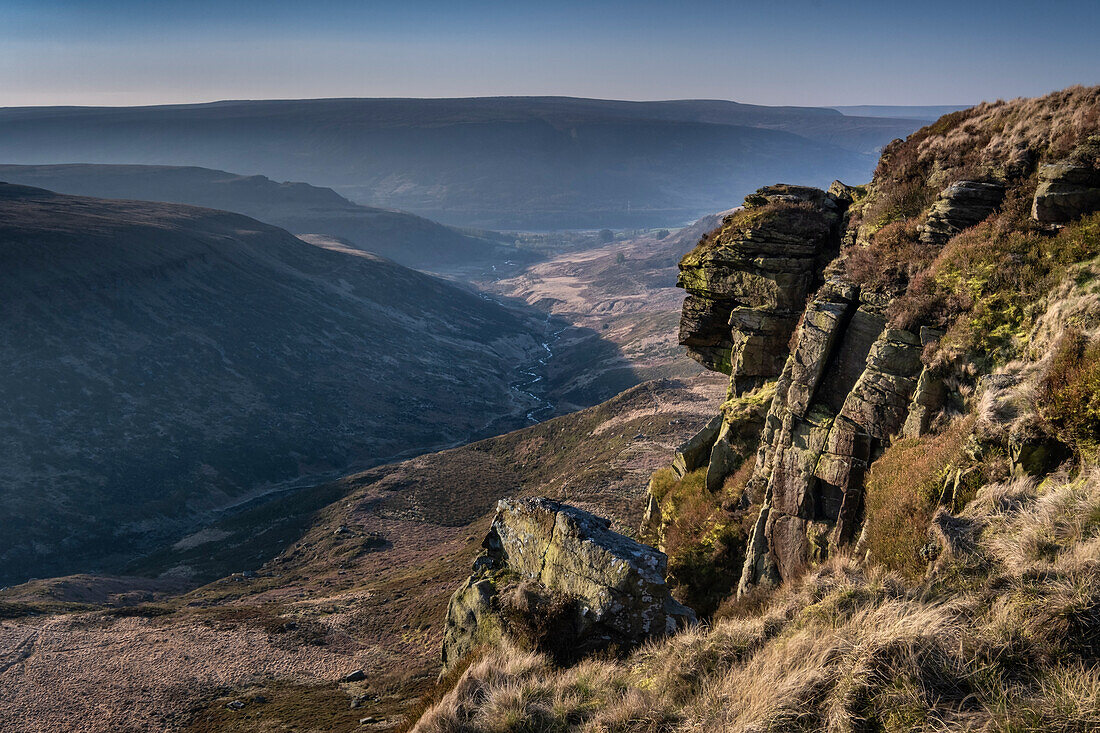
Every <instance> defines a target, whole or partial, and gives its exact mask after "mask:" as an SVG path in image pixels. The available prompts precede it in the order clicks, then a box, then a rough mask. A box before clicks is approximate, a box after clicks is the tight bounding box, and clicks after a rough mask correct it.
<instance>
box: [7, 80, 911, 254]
mask: <svg viewBox="0 0 1100 733" xmlns="http://www.w3.org/2000/svg"><path fill="white" fill-rule="evenodd" d="M919 124H920V123H919V122H916V121H911V120H896V119H886V118H872V117H852V116H846V115H842V114H841V113H839V112H837V111H836V110H827V109H817V108H798V107H760V106H754V105H741V104H736V103H733V102H722V101H690V100H688V101H670V102H614V101H603V100H587V99H570V98H554V97H547V98H542V97H536V98H525V97H509V98H484V99H441V100H433V99H424V100H418V99H329V100H299V101H292V100H289V101H255V102H250V101H239V102H217V103H213V104H205V105H175V106H163V107H139V108H75V107H66V108H61V107H56V108H46V107H43V108H8V109H2V110H0V161H3V162H5V163H19V164H44V163H131V164H155V165H191V166H193V165H198V166H206V167H210V168H218V169H230V170H235V171H241V172H244V173H247V174H250V175H252V174H262V175H265V176H269V177H272V178H275V179H280V180H282V179H290V180H306V181H310V182H313V183H315V184H319V185H323V186H330V187H333V188H335V189H336V190H337V191H338V192H339V193H341V194H343V195H345V196H347V197H348V198H350V199H352V200H353V201H356V202H358V203H363V204H369V205H372V206H382V207H394V208H399V209H404V210H407V211H413V212H416V213H417V214H420V215H422V216H427V217H430V218H432V219H436V220H439V221H443V222H446V223H449V224H456V225H463V226H479V227H486V228H494V229H501V228H507V229H517V228H522V229H553V228H584V227H605V226H610V227H619V226H670V225H672V226H678V225H680V224H682V223H683V222H686V221H692V220H694V219H696V218H698V217H699V216H702V215H705V214H708V213H710V212H713V211H718V210H722V209H725V208H727V207H728V205H729V202H730V201H731V200H732V201H735V200H737V199H738V198H740V197H741V196H744V195H745V194H746V193H748V192H749V191H751V190H752V189H754V188H755V187H756V186H757V185H758V183H757V182H758V181H759V180H760V179H761V178H764V179H766V180H771V179H783V180H790V181H793V182H799V183H808V184H817V185H823V184H825V183H827V181H828V180H829V178H830V177H837V176H839V177H841V178H851V179H856V180H858V179H862V178H865V177H866V176H867V175H868V174H869V173H870V171H871V169H872V168H873V165H874V158H875V152H876V151H877V149H878V148H880V147H881V146H882V145H885V144H886V143H887V142H889V141H890V140H892V139H894V138H896V137H899V136H902V135H905V134H907V133H908V132H911V131H912V130H914V129H915V128H916V127H918V126H919ZM274 151H277V152H274ZM322 233H330V234H331V233H335V234H339V233H338V232H327V231H326V232H322ZM341 236H342V235H341ZM349 238H351V239H354V238H353V237H349Z"/></svg>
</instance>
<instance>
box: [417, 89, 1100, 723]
mask: <svg viewBox="0 0 1100 733" xmlns="http://www.w3.org/2000/svg"><path fill="white" fill-rule="evenodd" d="M680 269H681V277H680V284H681V286H682V287H683V288H685V290H687V292H688V297H687V298H686V299H685V303H684V308H683V314H682V320H681V329H680V338H681V342H682V343H683V344H684V345H685V346H686V347H687V348H688V350H689V352H690V353H691V354H692V356H694V357H695V358H696V359H697V360H699V361H700V362H701V363H703V364H704V365H706V366H708V367H709V368H710V369H712V370H714V371H716V372H720V373H723V374H726V375H728V376H729V380H730V381H729V393H728V399H727V400H726V401H725V402H724V403H723V404H722V405H721V407H720V408H719V410H718V413H717V415H715V417H714V419H713V420H712V421H711V422H710V423H708V424H707V425H706V426H705V427H704V428H703V429H702V430H700V431H699V432H698V433H697V434H696V435H695V436H694V437H693V438H692V439H691V440H690V441H687V442H686V443H684V444H683V445H681V446H680V447H679V448H678V449H677V451H676V452H675V453H674V455H673V456H671V457H670V458H671V461H670V464H671V465H668V466H666V467H665V468H663V469H661V470H660V471H657V472H655V473H654V474H653V476H652V478H651V480H650V484H649V491H648V510H647V514H646V517H645V519H644V520H643V523H642V525H641V534H642V536H643V537H646V538H647V539H648V540H649V541H651V542H652V543H654V544H656V545H657V546H658V547H660V548H661V549H663V550H664V551H666V552H667V553H668V582H669V584H670V585H672V586H673V587H674V588H675V590H676V593H677V594H678V595H679V597H680V599H681V600H684V601H686V602H687V603H688V604H689V605H692V606H693V607H694V608H695V609H696V610H697V611H698V612H699V613H700V614H701V615H703V616H704V617H706V618H709V621H710V623H709V624H707V625H700V626H698V627H696V628H693V629H688V630H686V631H683V632H680V633H677V634H675V635H673V636H672V637H671V638H669V639H666V640H663V641H659V642H656V643H650V644H648V645H644V646H642V647H641V648H639V649H638V650H637V651H634V652H633V653H629V654H619V655H617V658H614V657H615V655H605V656H604V657H597V658H593V659H588V660H586V661H582V662H580V663H578V664H576V665H573V666H562V665H559V664H556V663H555V662H554V661H553V656H552V652H553V649H552V648H551V647H549V646H547V645H545V644H546V642H545V641H544V639H545V637H539V636H532V635H524V634H522V633H511V632H509V631H508V629H509V628H514V629H518V630H522V629H523V627H522V625H518V624H517V625H515V626H513V627H508V626H502V627H501V628H502V629H503V630H501V631H498V632H497V636H496V637H493V636H490V637H489V638H502V641H500V642H498V643H495V644H494V643H490V644H487V645H485V646H484V647H482V648H481V649H475V650H474V651H473V652H472V653H471V654H470V655H469V656H468V657H467V658H466V659H465V660H464V662H463V663H462V664H461V665H458V666H457V668H456V672H455V673H454V674H453V675H449V676H447V677H446V678H445V679H444V681H443V683H442V684H441V685H440V687H439V688H438V689H437V691H436V693H435V695H434V697H433V698H432V699H433V701H434V705H433V706H431V707H430V708H429V709H428V710H427V712H426V713H425V714H424V715H423V716H422V717H421V718H420V719H419V721H418V723H417V724H416V726H415V727H414V730H415V731H418V732H423V733H436V732H439V733H442V732H443V731H459V730H461V731H491V730H505V729H506V730H563V731H566V730H592V731H607V730H624V729H630V730H645V731H668V730H677V731H700V730H730V731H764V730H783V731H788V730H793V731H820V730H827V731H856V730H860V731H862V730H868V731H934V730H983V731H1023V730H1027V731H1032V730H1036V731H1038V730H1041V731H1087V730H1096V729H1097V727H1100V678H1098V676H1097V669H1098V666H1097V665H1098V663H1100V656H1098V654H1100V647H1098V645H1097V639H1098V638H1100V614H1098V613H1097V609H1098V608H1100V585H1098V583H1097V578H1098V577H1100V576H1098V574H1097V570H1098V568H1100V522H1098V517H1100V481H1098V478H1097V477H1098V474H1097V471H1098V468H1097V456H1098V452H1097V451H1098V446H1100V373H1098V370H1097V364H1098V362H1097V357H1098V355H1100V297H1098V296H1100V286H1098V283H1100V278H1098V274H1100V88H1098V87H1093V88H1082V87H1074V88H1071V89H1067V90H1064V91H1062V92H1056V93H1054V94H1051V95H1048V96H1046V97H1042V98H1037V99H1019V100H1013V101H1010V102H1004V101H1000V102H996V103H988V104H982V105H978V106H977V107H974V108H971V109H967V110H963V111H959V112H955V113H951V114H948V115H946V116H945V117H943V118H941V119H939V120H937V121H936V122H935V123H934V124H932V125H929V126H927V127H925V128H922V129H921V130H919V131H917V132H916V133H914V134H913V135H911V136H910V137H909V138H908V139H906V140H905V141H898V142H896V143H893V144H891V145H890V146H888V147H887V148H886V150H885V151H884V153H883V155H882V158H881V160H880V162H879V165H878V167H877V169H876V171H875V175H874V177H873V179H872V181H871V182H870V183H869V184H868V185H867V186H859V187H851V186H845V185H844V184H842V183H840V182H835V183H834V184H833V185H832V186H830V187H829V190H828V191H823V190H818V189H811V188H806V187H799V186H792V185H772V186H766V187H764V188H761V189H759V190H758V191H757V192H756V193H754V194H751V195H750V196H748V197H747V198H746V200H745V207H744V208H743V209H741V210H739V211H735V212H733V213H731V214H730V215H728V216H726V217H725V218H724V219H723V220H722V222H721V224H720V225H719V226H718V227H717V228H716V229H715V230H714V231H713V232H711V233H710V234H708V235H707V236H705V237H704V238H703V239H702V240H701V241H700V242H699V244H698V245H697V246H696V247H695V248H694V249H693V250H692V251H690V252H688V253H687V254H686V255H685V256H684V257H683V259H682V260H681V263H680ZM476 571H477V566H476V565H475V573H476ZM472 577H482V576H472ZM540 577H543V576H540ZM525 580H526V582H527V583H528V587H530V586H531V585H534V586H538V583H539V582H541V581H539V580H537V579H536V580H531V579H530V578H525ZM464 587H465V586H464ZM527 592H528V593H531V592H541V593H547V594H550V596H551V597H552V598H557V599H559V600H557V601H556V603H557V604H558V605H557V606H556V607H562V608H568V605H567V600H568V598H569V592H570V591H569V590H568V588H565V587H559V588H554V587H550V586H546V585H543V586H541V588H540V590H538V591H530V590H528V591H527ZM555 594H557V595H555ZM457 597H458V596H457V595H456V598H457ZM501 603H502V604H503V603H504V601H501ZM453 608H454V606H453V605H452V610H453ZM501 608H504V609H505V611H507V609H508V607H507V606H504V605H502V606H501ZM448 618H450V616H449V617H448ZM486 633H489V632H488V631H486ZM612 651H614V650H612ZM607 656H612V657H613V658H610V659H609V658H606V657H607Z"/></svg>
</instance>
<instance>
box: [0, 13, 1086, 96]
mask: <svg viewBox="0 0 1100 733" xmlns="http://www.w3.org/2000/svg"><path fill="white" fill-rule="evenodd" d="M921 11H922V12H921V13H920V14H919V15H914V14H913V13H912V12H911V11H907V10H906V9H904V8H898V7H891V6H889V5H888V4H881V3H868V2H855V3H849V4H846V5H845V6H843V7H837V6H835V5H833V4H827V3H824V2H821V1H815V0H800V1H798V2H791V3H787V4H784V5H783V6H781V7H775V6H771V7H760V6H759V5H757V4H747V3H719V2H716V1H715V0H702V1H700V2H690V3H681V4H677V5H675V6H671V5H668V4H663V3H658V2H656V0H645V1H642V2H633V3H624V2H607V1H598V2H591V3H580V2H574V1H573V0H569V1H567V2H560V3H556V4H554V5H552V6H548V5H546V4H534V3H526V2H517V3H509V4H507V5H503V4H500V3H493V2H484V1H481V2H473V3H462V4H460V5H459V4H453V3H443V2H438V1H437V0H418V1H415V2H404V3H400V4H397V3H370V4H366V3H355V2H350V0H321V1H319V2H315V3H311V4H309V5H308V6H303V5H301V4H295V3H291V2H286V1H285V0H276V1H275V2H264V3H261V2H258V1H257V0H243V1H240V2H232V3H226V2H220V3H215V2H212V0H196V2H191V3H187V4H180V3H169V2H165V1H163V0H153V1H152V2H137V1H136V0H99V1H96V0H34V1H33V2H32V1H30V0H9V2H6V3H4V4H3V6H2V7H0V106H2V107H16V106H70V105H72V106H85V105H89V106H133V105H141V106H144V105H160V104H193V103H209V102H215V101H227V100H249V99H251V100H257V99H327V98H394V97H398V98H455V97H459V98H466V97H497V96H571V97H585V98H595V99H616V100H627V101H649V100H666V99H722V100H731V101H737V102H742V103H748V104H763V105H792V106H817V107H833V106H856V105H919V106H926V105H945V104H960V103H976V102H978V101H981V100H990V99H997V98H1004V99H1007V98H1014V97H1019V96H1031V95H1038V94H1043V93H1046V92H1049V91H1052V90H1054V89H1060V88H1064V87H1067V86H1071V85H1073V84H1090V83H1096V82H1097V81H1100V75H1098V73H1097V72H1098V70H1100V45H1098V44H1096V43H1095V42H1094V38H1093V36H1094V34H1095V29H1096V28H1097V27H1098V26H1100V7H1098V6H1097V5H1096V4H1095V3H1086V2H1078V1H1076V0H1075V1H1073V2H1063V3H1057V4H1047V5H1044V6H1038V5H1036V4H1034V3H1024V2H1007V3H995V2H987V1H985V0H983V1H981V2H975V3H967V4H959V3H947V2H940V1H936V2H930V3H926V4H924V5H923V6H922V8H921ZM945 18H948V19H950V23H945V22H944V19H945ZM700 28H703V29H706V30H705V31H703V32H700V30H699V29H700ZM1022 48H1026V49H1028V53H1026V54H1025V53H1020V50H1021V49H1022ZM902 81H903V83H899V82H902Z"/></svg>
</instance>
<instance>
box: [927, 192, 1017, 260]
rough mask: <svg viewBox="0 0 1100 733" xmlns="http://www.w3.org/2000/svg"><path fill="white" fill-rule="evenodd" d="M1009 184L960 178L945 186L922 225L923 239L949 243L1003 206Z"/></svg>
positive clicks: (928, 242) (936, 242) (930, 241)
mask: <svg viewBox="0 0 1100 733" xmlns="http://www.w3.org/2000/svg"><path fill="white" fill-rule="evenodd" d="M1004 197H1005V187H1004V185H1002V184H1000V183H987V182H983V181H957V182H955V183H953V184H951V185H950V186H948V187H947V188H945V189H944V190H943V191H942V192H941V193H940V195H939V198H937V199H936V202H935V203H934V204H932V209H931V210H930V211H929V212H928V218H927V219H926V220H925V222H924V225H923V227H922V228H921V234H920V241H922V242H924V243H925V244H938V245H943V244H947V240H949V239H951V238H952V237H953V236H955V235H956V234H958V233H959V232H961V231H962V230H964V229H968V228H970V227H972V226H974V225H975V224H977V223H979V222H981V221H984V220H985V219H986V217H988V216H989V215H990V214H992V213H993V212H994V211H996V210H997V208H998V207H999V206H1000V205H1001V202H1002V201H1003V200H1004Z"/></svg>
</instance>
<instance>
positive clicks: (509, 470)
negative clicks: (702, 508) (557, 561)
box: [0, 375, 724, 733]
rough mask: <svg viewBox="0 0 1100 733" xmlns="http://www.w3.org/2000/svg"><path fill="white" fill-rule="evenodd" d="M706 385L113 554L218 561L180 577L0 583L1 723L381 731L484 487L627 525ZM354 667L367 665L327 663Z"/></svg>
mask: <svg viewBox="0 0 1100 733" xmlns="http://www.w3.org/2000/svg"><path fill="white" fill-rule="evenodd" d="M723 390H724V385H723V384H722V383H721V380H719V379H716V378H714V377H713V375H702V376H697V377H695V378H693V379H692V380H690V381H680V380H665V381H660V382H650V383H647V384H645V385H641V386H639V387H637V388H634V389H631V390H629V391H627V392H625V393H623V394H622V395H619V396H617V397H615V398H614V399H612V400H609V401H608V402H607V403H605V404H602V405H598V406H596V407H593V408H590V409H587V410H583V411H580V412H576V413H573V414H570V415H565V416H562V417H559V418H555V419H553V420H548V421H546V422H544V423H541V424H538V425H533V426H531V427H528V428H524V429H522V430H519V431H516V432H512V433H508V434H505V435H501V436H498V437H495V438H491V439H488V440H484V441H481V442H478V443H473V444H470V445H466V446H463V447H460V448H456V449H452V450H448V451H443V452H440V453H431V454H426V455H423V456H420V457H417V458H413V459H410V460H406V461H402V462H399V463H394V464H390V465H386V466H379V467H376V468H373V469H370V470H368V471H366V472H363V473H359V474H355V475H352V476H348V477H346V478H343V479H340V480H338V481H335V482H332V483H327V484H322V485H319V486H315V487H310V488H306V489H303V490H301V491H298V492H293V493H288V494H286V495H285V496H282V497H280V498H279V499H277V500H275V501H274V502H271V503H269V504H266V505H264V506H260V507H255V508H252V509H249V510H246V511H243V512H241V513H239V514H237V515H235V516H233V517H229V518H226V519H224V520H222V521H220V522H218V523H217V524H215V525H214V526H212V527H210V528H208V529H206V530H204V531H202V532H199V533H196V534H194V535H192V536H189V537H188V538H186V539H185V540H184V541H182V542H179V543H177V544H176V545H175V546H174V547H172V548H167V549H166V550H165V551H164V552H162V553H158V554H156V555H154V556H152V557H150V558H148V559H147V560H146V561H145V563H144V564H143V565H141V566H139V567H134V568H131V572H142V573H163V572H164V571H166V570H171V569H172V568H175V567H179V566H180V565H187V566H189V567H192V568H194V569H195V570H196V571H197V572H198V574H199V575H200V577H202V578H205V579H212V578H217V580H215V581H214V582H212V583H209V584H207V585H203V586H201V587H198V588H188V587H183V588H181V587H179V586H180V583H179V581H178V580H177V581H172V580H170V579H169V580H149V579H147V578H133V577H123V578H102V577H91V576H76V577H67V578H58V579H53V580H48V581H36V582H34V583H28V584H25V585H21V586H16V587H13V588H9V589H6V590H0V683H2V684H0V723H2V724H3V728H4V730H5V731H11V732H12V733H23V732H28V733H29V732H30V731H35V732H36V733H37V731H42V730H66V729H73V728H78V729H82V730H131V729H135V730H140V729H142V728H143V727H147V728H149V727H151V728H155V729H157V730H185V731H193V732H195V733H198V732H200V731H219V732H224V731H245V730H270V729H276V730H279V729H284V728H285V729H297V730H317V731H354V730H361V729H362V727H361V726H360V723H359V721H360V720H362V719H369V718H373V719H375V721H377V722H376V723H371V724H370V725H375V726H376V727H378V728H379V729H393V728H395V727H397V726H399V725H400V724H401V722H402V720H403V719H404V718H405V717H407V716H408V715H409V714H410V712H412V711H415V709H416V705H417V704H418V700H419V696H420V694H421V693H424V692H426V691H427V690H429V689H430V688H431V686H432V684H433V683H434V681H435V679H436V676H437V673H438V662H439V643H440V640H441V637H442V627H441V625H440V624H439V620H440V618H441V617H442V614H443V611H444V609H445V607H446V602H447V597H448V596H449V595H450V593H451V591H452V590H453V589H454V586H455V585H456V584H457V583H459V582H460V581H461V579H462V577H463V576H464V575H465V574H466V573H467V572H468V571H469V563H470V560H471V559H472V558H473V556H474V555H475V554H476V552H477V549H478V544H479V543H480V541H481V536H482V535H483V534H484V531H485V527H486V526H487V524H488V521H489V518H490V516H491V513H492V509H493V505H494V504H495V502H496V500H497V499H499V498H502V497H504V496H512V495H517V494H523V495H550V496H557V497H561V498H563V499H564V498H567V499H568V500H569V501H572V502H575V503H577V504H580V505H582V506H587V507H590V508H593V509H594V510H595V509H598V510H599V511H601V512H603V513H605V514H608V515H609V516H612V517H614V518H615V526H616V527H618V528H620V529H623V530H626V529H628V528H629V527H631V526H633V525H634V524H636V523H637V522H638V521H639V519H640V516H641V513H640V512H641V507H642V499H643V495H644V486H645V477H646V476H648V474H649V473H650V472H651V471H652V470H653V469H654V468H655V467H656V466H658V465H659V464H660V461H661V460H662V459H663V457H664V456H665V455H667V453H668V451H670V450H672V449H673V448H674V447H675V446H676V445H677V444H679V443H680V442H682V441H683V440H684V439H686V438H687V437H688V436H690V435H691V433H692V432H694V431H695V430H696V429H698V427H699V425H700V424H701V423H702V421H703V420H704V419H705V416H706V414H707V413H708V412H709V410H710V409H711V408H712V406H713V404H714V403H715V402H716V401H717V400H719V399H720V397H721V394H722V392H723ZM230 573H232V574H230ZM169 576H171V573H169ZM223 576H224V577H223ZM357 669H362V670H364V671H365V672H366V673H367V674H366V679H364V680H360V681H352V682H342V681H341V679H342V678H344V677H345V676H346V675H348V674H349V673H351V672H353V671H355V670H357ZM135 700H140V701H141V702H140V704H136V705H135V704H133V702H134V701H135ZM238 700H239V701H241V702H242V703H244V706H243V707H242V708H240V709H234V708H229V707H227V705H228V704H229V703H231V702H233V701H238Z"/></svg>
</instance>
